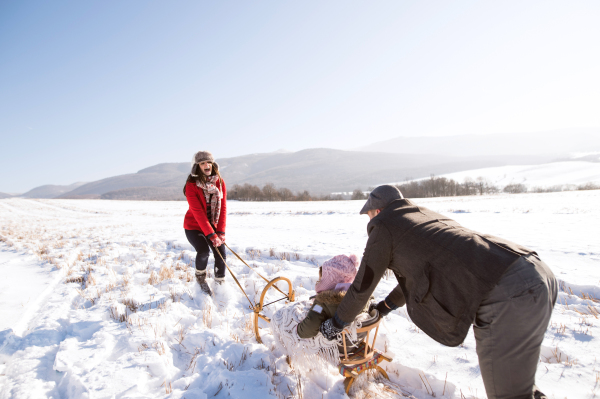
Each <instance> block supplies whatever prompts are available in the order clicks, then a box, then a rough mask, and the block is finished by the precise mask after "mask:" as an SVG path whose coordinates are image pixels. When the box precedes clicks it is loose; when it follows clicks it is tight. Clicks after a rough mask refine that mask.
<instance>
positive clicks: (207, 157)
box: [192, 151, 215, 176]
mask: <svg viewBox="0 0 600 399" xmlns="http://www.w3.org/2000/svg"><path fill="white" fill-rule="evenodd" d="M204 161H208V162H212V163H215V157H213V155H212V154H211V153H210V152H208V151H198V152H197V153H195V154H194V157H193V158H192V176H196V174H194V166H196V165H197V164H199V163H200V162H204Z"/></svg>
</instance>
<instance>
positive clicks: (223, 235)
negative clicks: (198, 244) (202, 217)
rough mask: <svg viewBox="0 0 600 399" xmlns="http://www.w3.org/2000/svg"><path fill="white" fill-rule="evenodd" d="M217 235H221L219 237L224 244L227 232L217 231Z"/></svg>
mask: <svg viewBox="0 0 600 399" xmlns="http://www.w3.org/2000/svg"><path fill="white" fill-rule="evenodd" d="M217 235H218V236H219V238H220V239H221V242H222V243H223V244H225V233H221V232H219V233H217Z"/></svg>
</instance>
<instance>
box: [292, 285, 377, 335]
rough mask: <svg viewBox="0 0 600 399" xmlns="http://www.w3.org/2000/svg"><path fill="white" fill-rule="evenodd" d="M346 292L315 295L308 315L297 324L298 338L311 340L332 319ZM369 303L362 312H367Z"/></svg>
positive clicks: (332, 291)
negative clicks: (326, 321)
mask: <svg viewBox="0 0 600 399" xmlns="http://www.w3.org/2000/svg"><path fill="white" fill-rule="evenodd" d="M344 295H346V291H335V290H327V291H322V292H319V293H318V294H317V296H316V297H315V300H314V302H313V305H312V307H311V308H310V310H309V311H308V314H307V315H306V317H305V318H304V320H302V322H301V323H300V324H298V336H299V337H300V338H312V337H314V336H316V335H317V334H318V333H319V327H320V326H321V323H323V322H324V321H325V320H327V319H330V318H332V317H333V316H334V315H335V311H336V310H337V308H338V305H339V304H340V303H341V302H342V299H344ZM369 303H370V301H369V302H367V304H366V305H365V308H364V309H363V310H362V311H363V312H367V311H368V310H369Z"/></svg>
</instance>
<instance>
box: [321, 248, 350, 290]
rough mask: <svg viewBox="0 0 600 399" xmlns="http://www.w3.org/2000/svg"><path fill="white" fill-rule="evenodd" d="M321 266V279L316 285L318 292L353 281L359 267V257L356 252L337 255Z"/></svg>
mask: <svg viewBox="0 0 600 399" xmlns="http://www.w3.org/2000/svg"><path fill="white" fill-rule="evenodd" d="M321 268H322V269H321V272H322V277H321V280H320V281H318V282H317V284H316V285H315V291H317V292H321V291H327V290H332V289H334V288H335V286H336V285H337V284H339V283H351V282H353V281H354V277H355V276H356V271H357V268H358V258H357V256H356V255H354V254H352V255H350V256H346V255H337V256H334V257H333V258H331V259H329V260H328V261H326V262H325V263H323V266H321Z"/></svg>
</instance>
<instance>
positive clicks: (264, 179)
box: [23, 129, 600, 200]
mask: <svg viewBox="0 0 600 399" xmlns="http://www.w3.org/2000/svg"><path fill="white" fill-rule="evenodd" d="M596 130H597V134H596V133H595V132H596V131H595V130H594V129H588V130H585V129H584V130H577V132H574V133H573V132H572V134H570V135H568V136H565V134H566V133H565V132H563V131H555V132H553V133H551V134H550V133H546V135H545V136H540V134H537V133H536V134H526V135H518V136H515V135H503V136H502V137H500V136H498V135H490V136H455V137H454V138H452V137H450V138H448V137H446V138H443V137H442V138H440V137H424V138H423V137H422V138H416V137H412V138H398V139H394V140H388V141H387V142H381V143H377V144H375V145H371V146H367V147H365V148H371V149H377V151H376V152H375V151H365V150H363V151H342V150H334V149H328V148H313V149H307V150H302V151H297V152H288V151H276V152H272V153H262V154H250V155H244V156H238V157H232V158H222V159H217V162H218V163H219V165H220V170H221V173H222V175H223V177H224V178H225V181H226V182H227V186H228V189H229V190H232V189H233V186H234V185H235V184H244V183H249V184H253V185H258V186H262V185H264V184H265V183H273V184H274V185H275V186H276V187H279V188H281V187H286V188H289V189H290V190H292V191H296V192H299V191H304V190H308V191H309V192H311V193H313V194H329V193H332V192H347V191H353V190H354V189H356V188H360V189H368V188H369V187H374V186H377V185H379V184H383V183H387V182H402V181H405V180H407V179H419V178H423V177H428V176H430V175H431V174H435V175H438V176H439V175H446V174H449V173H456V172H461V171H470V170H474V169H482V168H491V167H501V166H507V165H536V164H544V163H548V162H551V161H554V160H557V159H562V160H565V159H569V160H575V158H577V157H578V158H577V160H585V161H588V160H590V161H591V160H597V159H598V157H600V155H599V154H600V143H599V145H598V146H596V144H595V143H597V142H599V141H600V140H598V139H597V137H600V129H596ZM482 137H486V139H483V138H482ZM559 139H560V140H559ZM548 142H551V145H549V144H548ZM494 146H496V148H495V149H494V148H493V147H494ZM488 147H490V148H488ZM584 147H585V148H584ZM550 148H552V150H550ZM596 149H597V150H598V154H596V155H594V153H595V152H596ZM400 150H403V151H404V153H402V154H399V153H394V151H400ZM503 151H506V152H507V153H506V154H504V155H490V154H493V153H495V154H498V153H502V152H503ZM561 151H562V152H561ZM189 171H190V164H189V162H180V163H161V164H157V165H154V166H150V167H148V168H145V169H142V170H140V171H138V172H137V173H130V174H125V175H119V176H113V177H108V178H105V179H101V180H98V181H94V182H90V183H85V184H79V183H78V184H75V185H73V186H71V187H72V189H70V190H67V188H68V187H69V186H42V187H38V188H35V189H33V190H31V191H29V192H28V193H25V194H24V195H23V196H27V197H29V198H98V199H100V198H102V199H144V200H184V199H185V198H184V197H183V193H182V188H183V185H184V182H185V179H186V177H187V176H188V174H189Z"/></svg>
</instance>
